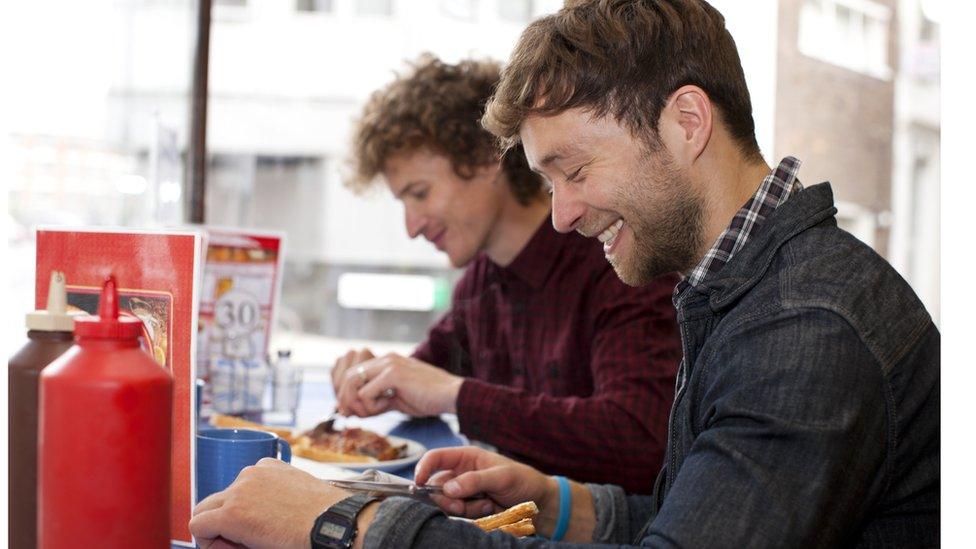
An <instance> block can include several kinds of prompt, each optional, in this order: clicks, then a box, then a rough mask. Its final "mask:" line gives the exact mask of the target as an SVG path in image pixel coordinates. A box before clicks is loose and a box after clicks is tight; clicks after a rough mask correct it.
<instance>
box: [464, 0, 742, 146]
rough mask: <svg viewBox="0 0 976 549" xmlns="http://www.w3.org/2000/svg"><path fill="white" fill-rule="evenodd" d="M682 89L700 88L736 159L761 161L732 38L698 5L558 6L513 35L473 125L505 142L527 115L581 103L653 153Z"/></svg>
mask: <svg viewBox="0 0 976 549" xmlns="http://www.w3.org/2000/svg"><path fill="white" fill-rule="evenodd" d="M686 84H694V85H696V86H698V87H700V88H702V89H703V90H705V92H706V93H707V94H708V96H709V99H711V101H712V102H713V103H714V104H715V105H717V107H718V109H717V110H718V111H719V113H720V114H721V118H722V120H723V122H724V123H725V125H726V126H727V127H728V129H729V131H730V132H731V134H732V136H733V137H734V138H735V140H736V141H737V143H738V145H739V149H740V151H741V152H742V153H743V154H745V155H746V156H747V157H751V158H761V154H760V152H759V146H758V145H757V144H756V136H755V124H754V123H753V118H752V103H751V100H750V98H749V90H748V88H747V87H746V78H745V75H744V74H743V71H742V63H741V62H740V61H739V54H738V51H737V50H736V47H735V41H734V40H733V39H732V35H731V34H729V31H728V30H727V29H726V27H725V18H724V17H723V16H722V14H721V13H719V12H718V11H717V10H716V9H715V8H713V7H712V6H711V5H710V4H709V3H708V2H705V1H704V0H567V2H566V4H565V6H564V7H563V8H562V9H561V10H559V12H558V13H556V14H553V15H549V16H546V17H542V18H540V19H537V20H536V21H535V22H533V23H532V24H530V25H529V26H528V27H527V28H526V29H525V31H524V32H523V33H522V36H521V38H519V41H518V44H517V45H516V46H515V49H514V50H513V51H512V57H511V60H510V61H509V63H508V65H507V66H506V68H505V71H504V73H503V74H502V77H501V81H500V82H499V84H498V87H497V91H496V93H495V96H494V97H493V98H492V99H491V101H490V102H489V103H488V105H487V109H486V113H485V116H484V118H483V119H482V123H483V124H484V125H485V127H486V128H488V129H489V130H490V131H491V132H492V133H494V134H495V135H497V136H499V138H500V139H501V142H502V145H503V146H514V145H515V144H516V143H518V140H519V136H518V133H519V129H520V127H521V125H522V122H524V121H525V119H526V118H527V117H529V116H531V115H541V116H552V115H556V114H559V113H561V112H563V111H565V110H567V109H571V108H574V107H581V108H584V109H588V110H590V111H592V112H593V113H594V114H595V115H597V116H604V115H607V114H611V115H613V117H614V118H615V119H616V120H617V121H618V122H622V123H623V124H624V125H625V126H627V127H628V128H629V129H630V130H631V132H632V133H633V134H634V135H636V136H640V137H643V138H644V139H645V142H646V143H647V144H648V145H649V146H650V148H651V149H652V150H654V149H655V148H656V146H657V145H659V136H658V132H657V126H658V120H659V118H660V116H661V111H662V109H663V108H664V105H665V104H666V103H667V98H668V96H670V95H671V93H672V92H674V91H675V90H677V89H678V88H680V87H681V86H683V85H686Z"/></svg>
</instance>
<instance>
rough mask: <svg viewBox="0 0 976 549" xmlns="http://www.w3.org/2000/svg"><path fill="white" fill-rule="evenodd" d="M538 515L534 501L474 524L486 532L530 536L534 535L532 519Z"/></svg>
mask: <svg viewBox="0 0 976 549" xmlns="http://www.w3.org/2000/svg"><path fill="white" fill-rule="evenodd" d="M538 513H539V508H538V507H537V506H536V504H535V502H534V501H526V502H525V503H519V504H518V505H515V506H513V507H509V508H508V509H505V510H504V511H502V512H500V513H496V514H494V515H488V516H487V517H481V518H480V519H475V521H474V524H475V525H476V526H477V527H478V528H481V529H482V530H484V531H486V532H491V531H493V530H501V531H503V532H508V533H509V534H512V535H513V536H530V535H532V534H534V533H535V525H534V524H532V517H534V516H535V515H536V514H538Z"/></svg>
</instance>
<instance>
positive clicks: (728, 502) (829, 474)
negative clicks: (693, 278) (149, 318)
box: [365, 184, 940, 547]
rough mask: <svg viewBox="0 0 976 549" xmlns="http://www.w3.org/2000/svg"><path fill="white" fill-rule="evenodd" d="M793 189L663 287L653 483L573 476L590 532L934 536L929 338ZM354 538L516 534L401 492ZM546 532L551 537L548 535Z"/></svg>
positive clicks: (655, 542) (755, 543)
mask: <svg viewBox="0 0 976 549" xmlns="http://www.w3.org/2000/svg"><path fill="white" fill-rule="evenodd" d="M835 213H836V209H835V208H834V204H833V195H832V192H831V190H830V186H829V184H820V185H816V186H812V187H810V188H807V189H805V190H803V191H800V192H798V193H796V194H795V195H794V196H792V197H791V198H790V199H789V200H788V201H787V202H786V203H785V204H783V205H781V206H780V207H779V208H777V209H776V211H774V212H773V213H772V215H771V216H770V217H769V218H768V219H767V220H766V222H765V223H764V225H763V227H761V228H760V229H759V231H758V232H757V233H756V234H755V235H754V236H753V237H752V239H751V240H750V241H749V242H748V243H747V244H746V245H745V247H743V248H742V250H740V251H739V253H738V254H736V255H735V256H734V257H733V258H732V259H731V260H730V262H729V263H728V264H727V265H725V267H723V268H722V269H721V270H720V271H719V272H717V273H714V274H712V275H709V276H707V277H706V278H705V279H704V280H703V281H702V283H701V284H699V285H698V286H697V287H689V288H686V289H685V290H684V291H683V292H682V293H681V294H679V295H677V296H676V298H675V301H676V304H677V307H678V321H679V325H680V328H681V338H682V346H683V352H684V359H683V360H682V364H681V369H680V371H679V373H678V382H677V392H676V398H675V403H674V407H673V409H672V413H671V419H670V424H669V433H668V435H669V437H668V450H667V455H666V459H665V466H664V468H663V470H662V471H661V473H660V475H659V476H658V480H657V486H656V490H655V495H654V496H627V495H625V494H624V492H623V491H622V490H621V489H620V488H619V487H612V486H596V485H590V486H589V488H590V491H591V494H592V495H593V497H594V503H595V507H596V514H597V525H596V531H595V532H594V540H593V541H594V542H602V543H613V544H635V545H642V546H651V547H836V546H854V547H881V546H891V547H930V546H937V545H938V544H939V478H940V477H939V369H940V356H939V355H940V335H939V332H938V330H937V329H936V327H935V325H934V324H933V322H932V320H931V318H930V316H929V315H928V313H927V312H926V311H925V308H924V306H923V305H922V304H921V302H920V301H919V300H918V298H917V297H916V295H915V293H914V292H913V291H912V290H911V288H910V287H909V286H908V284H907V283H906V282H905V281H904V280H903V279H902V278H901V277H900V276H899V275H898V274H897V273H896V272H895V271H894V269H892V268H891V266H890V265H889V264H888V263H887V262H886V261H885V260H884V259H882V258H881V257H880V256H878V255H877V254H876V253H875V252H874V251H872V250H871V249H870V248H869V247H868V246H865V245H864V244H862V243H861V242H859V241H858V240H857V239H855V238H854V237H852V236H851V235H849V234H848V233H846V232H844V231H842V230H840V229H838V228H837V224H836V220H835V219H834V214H835ZM365 541H366V545H367V547H409V546H415V547H461V546H463V547H515V546H520V547H534V546H548V545H550V544H551V542H548V541H547V540H543V539H539V538H535V539H523V540H517V539H515V538H512V537H511V536H508V535H506V534H501V533H494V534H491V535H485V534H483V533H481V532H480V531H478V530H477V528H474V527H472V526H470V525H468V524H465V523H462V522H459V521H452V520H448V519H446V518H444V517H443V515H442V514H440V513H439V512H438V511H437V510H436V509H434V508H432V507H429V506H426V505H423V504H420V503H417V502H412V501H408V500H403V499H393V500H389V501H387V502H384V503H383V504H382V505H381V506H380V509H379V513H378V514H377V520H376V521H375V522H374V523H373V525H372V526H371V527H370V529H369V530H368V532H367V536H366V540H365ZM560 545H561V544H560Z"/></svg>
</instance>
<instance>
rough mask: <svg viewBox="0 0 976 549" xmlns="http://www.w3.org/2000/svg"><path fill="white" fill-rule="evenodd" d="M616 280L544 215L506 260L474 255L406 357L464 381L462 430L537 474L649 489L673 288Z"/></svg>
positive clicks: (663, 421) (582, 243)
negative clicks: (449, 302) (447, 304)
mask: <svg viewBox="0 0 976 549" xmlns="http://www.w3.org/2000/svg"><path fill="white" fill-rule="evenodd" d="M677 281H678V277H677V275H669V276H665V277H661V278H660V279H658V280H656V281H655V282H654V283H652V284H650V285H648V286H646V287H643V288H631V287H629V286H627V285H625V284H624V283H622V282H620V279H618V278H617V275H616V274H615V273H614V272H613V268H612V267H611V266H610V264H609V263H608V262H607V260H606V259H605V258H604V256H603V248H602V245H601V244H600V243H599V242H597V241H595V240H590V239H586V238H584V237H582V236H580V235H578V234H576V233H572V234H566V235H561V234H559V233H557V232H556V231H555V230H554V229H553V228H552V225H551V224H550V223H548V222H545V223H543V224H542V227H540V228H539V230H538V231H536V234H535V235H534V236H533V237H532V239H531V240H530V241H529V243H528V244H527V245H526V247H525V249H523V250H522V252H521V253H520V254H519V255H518V257H516V259H515V261H513V262H512V264H511V265H509V266H508V267H504V268H503V267H499V266H498V265H496V264H495V263H492V262H491V261H490V260H489V259H488V258H487V257H485V256H483V255H482V256H479V257H478V258H477V259H475V261H474V262H473V263H472V264H471V265H470V266H469V267H468V268H467V270H466V271H465V273H464V275H463V277H462V278H461V280H459V281H458V284H457V286H456V287H455V288H454V301H453V306H452V309H451V310H450V311H448V313H447V314H445V315H444V317H443V318H442V319H441V320H440V321H439V322H438V323H437V324H435V325H434V327H433V328H431V330H430V333H429V334H428V339H427V341H425V342H424V343H422V344H421V345H420V346H419V347H418V348H417V350H416V352H415V353H414V356H415V357H416V358H418V359H420V360H423V361H425V362H428V363H431V364H434V365H437V366H440V367H442V368H445V369H447V370H449V371H451V372H453V373H455V374H459V375H463V376H465V377H467V378H468V379H467V380H465V382H464V384H463V385H462V386H461V391H460V393H459V395H458V402H457V411H458V420H459V423H460V425H461V431H462V432H463V433H465V434H466V435H467V436H469V437H470V438H472V439H475V440H479V441H483V442H487V443H489V444H492V445H494V446H496V447H497V448H498V449H499V450H500V451H501V452H502V453H504V454H507V455H509V456H512V457H514V458H516V459H518V460H520V461H523V462H525V463H528V464H530V465H532V466H535V467H537V468H539V469H541V470H542V471H545V472H546V473H551V474H562V475H566V476H569V477H572V478H574V479H576V480H580V481H588V482H599V483H613V484H619V485H621V486H623V487H624V488H625V489H627V490H628V491H631V492H636V493H650V492H651V491H652V490H653V484H654V476H653V473H654V472H656V471H657V470H658V469H659V468H660V465H661V462H662V459H663V457H664V449H665V444H666V442H667V421H668V413H669V409H670V406H671V401H672V399H673V397H674V376H675V370H676V368H677V363H678V361H679V359H680V357H681V348H680V341H679V337H678V327H677V323H676V321H675V311H674V307H673V306H672V304H671V292H672V290H673V289H674V286H675V284H676V283H677Z"/></svg>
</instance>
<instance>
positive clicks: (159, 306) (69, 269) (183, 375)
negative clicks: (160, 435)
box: [35, 228, 203, 547]
mask: <svg viewBox="0 0 976 549" xmlns="http://www.w3.org/2000/svg"><path fill="white" fill-rule="evenodd" d="M202 242H203V240H202V237H201V236H200V235H199V234H197V233H195V232H186V231H132V230H103V229H98V230H95V229H72V230H64V229H51V228H48V229H40V230H38V231H37V271H36V277H35V278H36V284H35V301H36V303H37V305H38V306H39V307H43V306H44V302H45V300H46V299H47V291H48V284H49V282H50V281H49V278H48V273H50V272H51V271H52V270H59V271H64V273H65V279H66V280H67V282H68V305H69V309H71V310H83V311H86V312H88V313H92V314H95V313H96V311H97V308H98V294H99V291H100V290H101V287H102V282H103V281H104V279H105V276H106V275H108V274H114V275H115V277H116V281H117V282H118V287H119V301H120V303H119V311H120V313H122V312H124V313H127V314H131V315H133V316H136V317H138V318H140V319H142V321H143V325H144V332H143V338H142V339H143V345H144V346H145V348H146V351H147V352H149V353H150V354H151V355H152V356H153V357H154V358H155V359H156V361H157V362H159V364H160V365H162V366H163V367H165V368H166V369H168V370H169V371H170V372H171V373H172V375H173V442H172V446H173V455H172V468H173V470H172V488H171V498H172V502H171V505H172V509H171V512H170V521H171V522H170V532H171V537H172V541H173V543H174V544H177V545H186V546H188V547H193V538H192V537H191V536H190V530H189V526H188V524H189V521H190V512H191V510H192V507H193V482H194V479H193V475H194V467H193V463H194V461H193V460H194V456H193V452H194V450H193V437H194V432H193V426H194V425H195V424H196V413H195V402H194V400H195V390H194V387H195V382H196V381H195V380H196V369H195V364H194V357H195V348H194V347H195V345H196V341H195V340H196V333H197V329H196V325H197V303H198V294H199V280H200V262H201V252H202V248H203V243H202ZM120 520H124V517H122V518H121V519H120Z"/></svg>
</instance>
